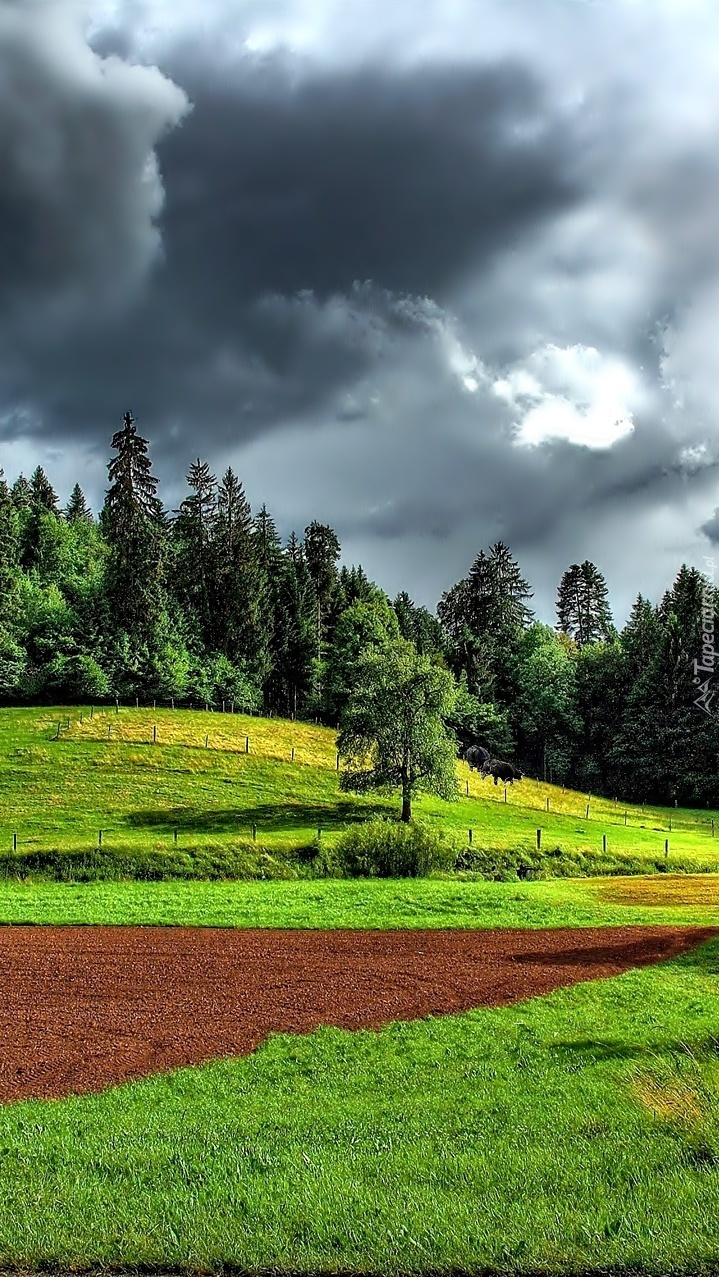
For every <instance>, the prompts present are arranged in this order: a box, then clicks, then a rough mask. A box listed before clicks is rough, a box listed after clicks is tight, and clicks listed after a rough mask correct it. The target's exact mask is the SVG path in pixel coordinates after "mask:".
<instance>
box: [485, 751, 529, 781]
mask: <svg viewBox="0 0 719 1277" xmlns="http://www.w3.org/2000/svg"><path fill="white" fill-rule="evenodd" d="M482 776H494V783H495V785H496V783H497V781H498V780H503V781H504V783H505V785H506V784H507V783H508V782H509V784H510V785H513V784H514V782H515V780H522V772H521V771H520V770H519V768H518V767H514V766H513V765H512V763H506V762H505V761H504V759H503V758H491V759H489V761H488V762H486V763H485V764H484V766H483V767H482Z"/></svg>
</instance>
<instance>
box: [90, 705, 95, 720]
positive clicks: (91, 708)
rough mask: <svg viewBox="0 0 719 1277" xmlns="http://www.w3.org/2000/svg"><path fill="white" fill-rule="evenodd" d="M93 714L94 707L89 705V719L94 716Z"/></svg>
mask: <svg viewBox="0 0 719 1277" xmlns="http://www.w3.org/2000/svg"><path fill="white" fill-rule="evenodd" d="M94 713H95V706H94V705H91V706H90V718H92V716H93V714H94Z"/></svg>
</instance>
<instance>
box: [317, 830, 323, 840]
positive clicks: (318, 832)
mask: <svg viewBox="0 0 719 1277" xmlns="http://www.w3.org/2000/svg"><path fill="white" fill-rule="evenodd" d="M317 837H318V838H321V837H322V830H321V829H318V830H317Z"/></svg>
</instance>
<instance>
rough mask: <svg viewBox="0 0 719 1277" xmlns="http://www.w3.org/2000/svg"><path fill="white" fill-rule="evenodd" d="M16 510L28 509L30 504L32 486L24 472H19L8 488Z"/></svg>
mask: <svg viewBox="0 0 719 1277" xmlns="http://www.w3.org/2000/svg"><path fill="white" fill-rule="evenodd" d="M10 495H11V497H12V500H13V505H14V506H15V509H16V510H29V509H30V507H31V505H32V488H31V487H30V484H29V483H28V481H27V479H26V478H25V475H24V474H19V475H18V477H17V479H16V480H15V482H14V484H13V485H12V488H11V490H10Z"/></svg>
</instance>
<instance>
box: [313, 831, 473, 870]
mask: <svg viewBox="0 0 719 1277" xmlns="http://www.w3.org/2000/svg"><path fill="white" fill-rule="evenodd" d="M333 853H334V855H333V859H334V860H335V861H336V863H337V865H338V866H339V867H340V868H341V872H342V873H343V874H345V875H346V877H348V878H425V877H426V876H427V874H429V873H431V872H432V870H433V869H452V868H453V866H454V862H455V859H456V848H455V847H454V846H453V845H452V844H450V843H449V842H448V841H447V840H446V838H445V837H444V835H443V834H441V833H437V832H436V831H435V830H434V829H430V828H427V826H426V825H418V824H415V822H414V821H412V822H411V823H410V824H403V823H402V822H400V821H393V820H368V821H367V822H366V823H365V824H360V825H355V826H354V827H353V828H352V829H348V830H347V831H346V832H345V833H343V834H342V835H341V836H340V838H339V839H338V841H337V842H336V843H335V846H334V848H333Z"/></svg>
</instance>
